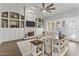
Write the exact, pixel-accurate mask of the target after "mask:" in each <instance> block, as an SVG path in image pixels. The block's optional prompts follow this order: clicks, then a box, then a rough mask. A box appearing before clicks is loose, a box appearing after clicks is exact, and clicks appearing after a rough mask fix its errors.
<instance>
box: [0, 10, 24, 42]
mask: <svg viewBox="0 0 79 59" xmlns="http://www.w3.org/2000/svg"><path fill="white" fill-rule="evenodd" d="M0 14H1V16H0V42H6V41H11V40H17V39H22V38H24V16H23V15H21V14H20V13H17V12H9V11H5V12H1V13H0Z"/></svg>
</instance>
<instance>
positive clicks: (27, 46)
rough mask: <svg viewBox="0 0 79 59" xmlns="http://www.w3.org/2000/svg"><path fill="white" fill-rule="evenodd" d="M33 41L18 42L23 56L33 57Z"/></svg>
mask: <svg viewBox="0 0 79 59" xmlns="http://www.w3.org/2000/svg"><path fill="white" fill-rule="evenodd" d="M30 41H32V40H25V41H19V42H17V45H18V47H19V49H20V52H21V54H22V56H31V43H30Z"/></svg>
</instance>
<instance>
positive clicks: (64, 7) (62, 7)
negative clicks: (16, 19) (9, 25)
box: [2, 3, 79, 17]
mask: <svg viewBox="0 0 79 59" xmlns="http://www.w3.org/2000/svg"><path fill="white" fill-rule="evenodd" d="M49 4H51V3H46V6H48V5H49ZM2 5H8V6H21V7H22V6H26V7H27V8H29V7H32V9H35V8H34V7H36V8H37V7H38V8H39V7H42V5H41V3H18V4H17V3H12V4H11V3H10V4H2ZM54 6H55V7H56V10H53V11H52V13H48V12H46V13H43V15H44V16H45V17H47V16H49V15H53V14H57V13H61V12H65V11H68V10H71V9H77V8H79V3H55V5H54ZM38 8H37V9H36V10H35V11H36V12H38Z"/></svg>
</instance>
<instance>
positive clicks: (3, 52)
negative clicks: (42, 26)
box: [0, 39, 79, 56]
mask: <svg viewBox="0 0 79 59" xmlns="http://www.w3.org/2000/svg"><path fill="white" fill-rule="evenodd" d="M17 41H24V40H23V39H22V40H17ZM17 41H9V42H4V43H2V44H0V56H22V54H21V52H20V50H19V48H18V45H17V43H16V42H17ZM65 56H79V43H76V42H72V41H70V42H69V51H68V52H67V54H66V55H65Z"/></svg>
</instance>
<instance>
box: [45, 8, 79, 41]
mask: <svg viewBox="0 0 79 59" xmlns="http://www.w3.org/2000/svg"><path fill="white" fill-rule="evenodd" d="M51 20H65V21H66V26H65V30H66V31H65V33H66V34H67V35H68V36H73V35H76V36H77V34H78V33H77V32H78V30H79V29H78V28H77V27H78V26H77V25H78V23H79V22H78V21H79V8H78V9H73V10H69V11H66V12H62V13H59V14H56V15H51V16H49V17H47V18H45V23H46V22H48V21H51ZM70 22H74V23H75V24H76V23H77V25H75V28H74V29H71V28H70V27H69V24H70ZM74 23H73V24H74ZM72 26H73V25H72ZM75 29H77V30H75ZM78 37H79V35H78V36H77V38H78ZM75 40H76V39H75ZM78 41H79V39H78Z"/></svg>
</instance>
